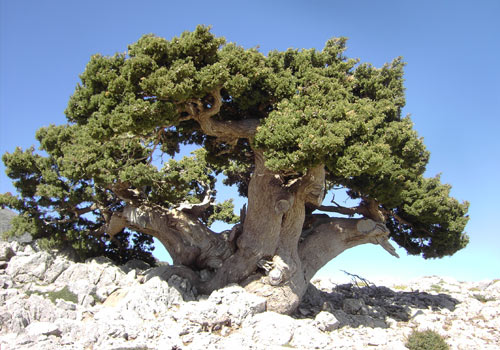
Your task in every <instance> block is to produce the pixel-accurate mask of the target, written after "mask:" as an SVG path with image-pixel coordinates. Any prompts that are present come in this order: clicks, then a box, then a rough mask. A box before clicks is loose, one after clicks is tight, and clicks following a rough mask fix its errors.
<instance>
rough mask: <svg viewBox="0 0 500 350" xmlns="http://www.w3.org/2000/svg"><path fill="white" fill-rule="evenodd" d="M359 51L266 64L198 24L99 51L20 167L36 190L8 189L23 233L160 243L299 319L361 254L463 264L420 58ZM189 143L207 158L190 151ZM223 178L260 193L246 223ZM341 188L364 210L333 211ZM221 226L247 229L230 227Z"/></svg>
mask: <svg viewBox="0 0 500 350" xmlns="http://www.w3.org/2000/svg"><path fill="white" fill-rule="evenodd" d="M345 43H346V40H345V39H344V38H340V39H331V40H329V41H328V42H327V43H326V45H325V47H324V49H323V50H322V51H318V50H314V49H311V50H292V49H289V50H287V51H284V52H279V51H272V52H269V53H268V54H267V56H265V55H263V54H261V53H259V51H257V50H256V49H244V48H242V47H239V46H237V45H235V44H232V43H226V42H225V40H224V39H223V38H217V37H215V36H214V35H212V34H211V33H210V30H209V29H208V28H206V27H198V28H196V30H195V31H194V32H186V33H184V34H182V35H181V36H180V37H178V38H173V39H172V40H170V41H167V40H165V39H163V38H159V37H156V36H153V35H147V36H144V37H142V38H141V39H140V40H139V41H138V42H136V43H134V44H132V45H130V46H129V48H128V51H127V52H126V53H125V54H116V55H114V56H112V57H107V56H102V55H95V56H92V58H91V59H90V62H89V63H88V65H87V67H86V69H85V71H84V72H83V74H82V75H81V77H80V78H81V83H80V84H78V86H77V87H76V90H75V92H74V94H73V95H72V97H71V98H70V100H69V103H68V107H67V109H66V112H65V113H66V116H67V119H68V124H66V125H61V126H54V125H51V126H49V127H45V128H41V129H40V130H38V132H37V134H36V138H37V140H38V141H39V142H40V149H41V150H43V153H41V154H39V153H36V152H35V151H34V149H33V148H31V149H28V150H25V151H23V150H21V149H17V150H15V151H14V152H13V153H10V154H9V153H7V154H5V155H4V157H3V160H4V162H5V164H6V167H7V174H8V176H9V177H11V178H12V179H13V180H14V185H15V186H16V188H17V190H18V191H19V196H18V197H16V196H13V195H10V194H4V195H2V196H1V202H0V204H1V205H2V206H8V207H10V208H13V209H16V210H17V211H19V212H20V214H21V215H19V216H18V217H17V219H16V220H15V223H14V228H13V229H12V232H11V234H15V233H16V232H18V233H19V232H21V233H22V232H24V231H25V230H30V231H31V232H35V235H36V237H38V238H40V239H41V242H44V243H43V244H45V245H46V246H48V247H54V246H66V247H68V246H70V247H72V248H73V249H74V251H75V252H76V253H78V254H79V255H80V256H82V257H89V256H92V255H98V254H105V255H107V256H109V257H111V258H112V259H114V260H117V261H123V260H127V259H130V258H134V257H135V258H137V257H139V258H144V259H148V258H151V256H150V251H151V248H152V238H151V237H155V238H157V239H158V240H159V241H160V242H161V243H162V244H163V245H164V246H165V248H166V249H167V251H168V252H169V253H170V255H171V257H172V259H173V262H174V264H175V265H176V266H177V267H175V268H173V270H172V271H174V272H175V273H177V274H180V275H182V276H184V277H187V278H189V279H190V280H191V281H192V283H193V285H195V286H196V288H197V289H198V290H199V291H200V292H202V293H209V292H210V291H212V290H215V289H217V288H220V287H223V286H224V285H227V284H228V283H240V284H241V285H244V286H246V288H247V289H248V290H250V291H252V292H254V293H257V294H260V295H263V296H265V297H266V298H267V307H268V309H269V310H274V311H277V312H281V313H290V312H292V311H293V310H294V309H295V308H296V306H297V305H298V303H299V301H300V299H301V297H302V296H303V294H304V292H305V290H306V288H307V284H308V281H309V280H310V279H311V278H312V277H313V275H314V274H315V273H316V272H317V271H318V270H319V269H320V268H321V267H322V266H324V265H325V264H326V263H327V262H328V261H330V260H331V259H333V258H335V257H336V256H337V255H338V254H340V253H342V252H343V251H344V250H346V249H349V248H352V247H354V246H357V245H360V244H365V243H372V244H379V245H381V246H382V247H383V248H384V249H385V250H387V251H388V252H389V253H391V254H393V255H397V254H396V252H395V250H394V248H393V247H392V246H391V244H390V243H389V239H392V240H393V241H394V242H396V243H397V244H398V245H400V246H401V247H404V248H405V249H406V250H407V251H408V252H409V253H410V254H421V255H422V256H423V257H424V258H436V257H442V256H445V255H451V254H453V253H455V252H456V251H457V250H459V249H461V248H463V247H465V245H466V244H467V241H468V238H467V236H466V235H465V233H464V228H465V225H466V223H467V215H466V212H467V203H459V202H458V201H457V200H455V199H454V198H451V197H450V196H449V191H450V186H448V185H443V184H441V183H440V179H439V177H434V178H424V177H423V173H424V171H425V167H426V163H427V161H428V158H429V153H428V152H427V150H426V149H425V147H424V145H423V143H422V139H421V138H419V137H418V135H417V133H416V132H415V131H414V130H413V128H412V122H411V121H410V119H409V118H408V117H402V116H401V110H402V108H403V106H404V104H405V97H404V87H403V66H404V64H403V62H402V61H401V59H395V60H394V61H393V62H391V63H389V64H386V65H384V66H383V67H382V68H374V67H373V66H371V65H369V64H360V63H359V62H358V60H354V59H348V58H346V57H345V56H344V49H345ZM185 145H198V146H199V149H198V150H197V151H195V152H193V155H192V156H191V157H184V158H182V159H181V158H180V157H175V158H174V156H175V155H176V154H178V153H179V152H181V151H182V147H183V146H185ZM217 177H218V178H219V179H220V178H223V181H224V183H225V184H227V185H235V186H237V188H238V191H239V194H240V195H241V196H244V197H246V198H247V199H248V203H247V205H245V206H244V207H243V208H242V209H241V211H240V215H239V216H236V215H234V214H233V204H232V202H231V201H224V202H221V203H219V202H216V200H215V198H216V190H215V182H216V179H217ZM334 188H344V189H346V190H347V193H348V195H349V196H350V197H351V198H353V199H356V200H357V202H356V203H358V204H357V205H355V206H354V207H343V206H341V205H339V204H338V203H336V202H335V201H334V200H332V201H331V203H329V205H323V200H324V198H325V195H326V193H327V191H328V190H331V189H334ZM329 199H330V198H328V199H327V201H326V202H330V200H329ZM326 213H329V214H326ZM215 220H222V221H226V222H228V223H233V224H235V225H234V226H233V227H232V229H230V230H227V231H224V232H221V233H216V232H213V231H212V230H211V229H210V227H211V224H212V223H213V222H214V221H215Z"/></svg>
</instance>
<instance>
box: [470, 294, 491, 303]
mask: <svg viewBox="0 0 500 350" xmlns="http://www.w3.org/2000/svg"><path fill="white" fill-rule="evenodd" d="M473 297H474V299H476V300H478V301H480V302H481V303H483V304H484V303H487V302H488V301H495V300H496V299H495V298H493V297H486V296H484V295H482V294H474V295H473Z"/></svg>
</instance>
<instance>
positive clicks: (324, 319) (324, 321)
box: [314, 311, 340, 332]
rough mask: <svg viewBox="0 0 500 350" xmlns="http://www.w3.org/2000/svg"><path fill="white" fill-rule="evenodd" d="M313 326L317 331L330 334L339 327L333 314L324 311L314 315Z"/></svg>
mask: <svg viewBox="0 0 500 350" xmlns="http://www.w3.org/2000/svg"><path fill="white" fill-rule="evenodd" d="M314 324H315V326H316V327H318V329H320V330H321V331H324V332H330V331H332V330H334V329H337V328H339V326H340V322H339V320H337V318H336V317H335V316H334V315H333V314H331V313H330V312H326V311H321V312H320V313H318V314H317V315H316V317H315V318H314Z"/></svg>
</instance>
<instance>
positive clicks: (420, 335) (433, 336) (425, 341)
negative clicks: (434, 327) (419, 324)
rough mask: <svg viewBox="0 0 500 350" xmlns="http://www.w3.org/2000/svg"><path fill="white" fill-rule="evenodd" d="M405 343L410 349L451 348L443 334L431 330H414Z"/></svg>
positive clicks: (442, 349)
mask: <svg viewBox="0 0 500 350" xmlns="http://www.w3.org/2000/svg"><path fill="white" fill-rule="evenodd" d="M405 345H406V347H407V348H408V349H410V350H448V349H449V348H450V347H449V346H448V344H446V342H445V341H444V339H443V337H442V336H441V335H439V334H438V333H436V332H434V331H431V330H426V331H423V332H413V333H412V334H410V336H409V337H408V341H407V342H406V344H405Z"/></svg>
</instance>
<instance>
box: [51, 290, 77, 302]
mask: <svg viewBox="0 0 500 350" xmlns="http://www.w3.org/2000/svg"><path fill="white" fill-rule="evenodd" d="M47 297H48V298H49V299H50V301H52V302H53V303H55V302H56V300H57V299H62V300H65V301H69V302H72V303H75V304H76V303H78V296H77V295H76V294H75V293H73V292H72V291H70V290H69V288H68V286H65V287H64V288H63V289H61V290H58V291H56V292H49V293H47Z"/></svg>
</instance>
